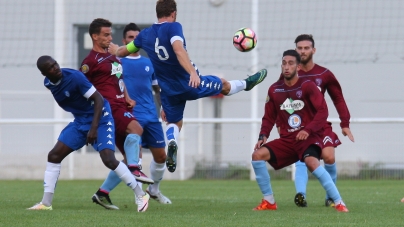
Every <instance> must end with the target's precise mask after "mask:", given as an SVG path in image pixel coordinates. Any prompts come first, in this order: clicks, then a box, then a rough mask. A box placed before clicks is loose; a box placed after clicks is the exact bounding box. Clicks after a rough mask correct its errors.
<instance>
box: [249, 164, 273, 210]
mask: <svg viewBox="0 0 404 227" xmlns="http://www.w3.org/2000/svg"><path fill="white" fill-rule="evenodd" d="M251 164H252V166H253V168H254V172H255V179H256V180H257V183H258V186H259V187H260V189H261V192H262V194H263V195H264V197H265V196H268V195H272V194H273V192H272V188H271V182H270V177H269V173H268V169H267V167H266V162H265V161H262V160H261V161H251ZM269 202H270V201H269Z"/></svg>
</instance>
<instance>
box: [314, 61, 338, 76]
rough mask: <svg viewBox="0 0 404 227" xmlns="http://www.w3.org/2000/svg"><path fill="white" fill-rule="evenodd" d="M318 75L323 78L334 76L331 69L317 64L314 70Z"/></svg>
mask: <svg viewBox="0 0 404 227" xmlns="http://www.w3.org/2000/svg"><path fill="white" fill-rule="evenodd" d="M313 69H314V70H315V71H316V72H317V73H318V74H320V75H322V76H325V77H326V76H329V75H334V74H333V73H332V72H331V70H330V69H328V68H326V67H324V66H321V65H318V64H315V65H314V68H313Z"/></svg>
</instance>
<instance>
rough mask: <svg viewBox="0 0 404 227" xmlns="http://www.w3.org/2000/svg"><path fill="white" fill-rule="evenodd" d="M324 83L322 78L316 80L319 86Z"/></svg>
mask: <svg viewBox="0 0 404 227" xmlns="http://www.w3.org/2000/svg"><path fill="white" fill-rule="evenodd" d="M322 82H323V80H321V79H320V78H317V79H316V84H317V86H320V85H321V83H322Z"/></svg>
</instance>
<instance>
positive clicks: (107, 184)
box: [100, 170, 121, 193]
mask: <svg viewBox="0 0 404 227" xmlns="http://www.w3.org/2000/svg"><path fill="white" fill-rule="evenodd" d="M119 183H121V179H120V178H119V177H118V175H116V173H115V171H113V170H111V171H110V172H109V174H108V177H107V179H105V181H104V183H102V185H101V187H100V190H102V191H103V192H108V193H109V192H110V191H112V190H113V189H114V188H116V186H118V184H119Z"/></svg>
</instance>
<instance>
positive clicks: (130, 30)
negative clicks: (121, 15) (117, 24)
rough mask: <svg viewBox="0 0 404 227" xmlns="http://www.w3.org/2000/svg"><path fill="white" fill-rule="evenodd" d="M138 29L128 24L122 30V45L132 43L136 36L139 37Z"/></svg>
mask: <svg viewBox="0 0 404 227" xmlns="http://www.w3.org/2000/svg"><path fill="white" fill-rule="evenodd" d="M139 32H140V28H139V27H138V26H137V24H135V23H129V24H127V25H126V26H125V28H124V29H123V39H122V42H123V44H125V45H126V44H128V43H130V42H131V41H133V40H134V39H135V38H136V36H137V35H139Z"/></svg>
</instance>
